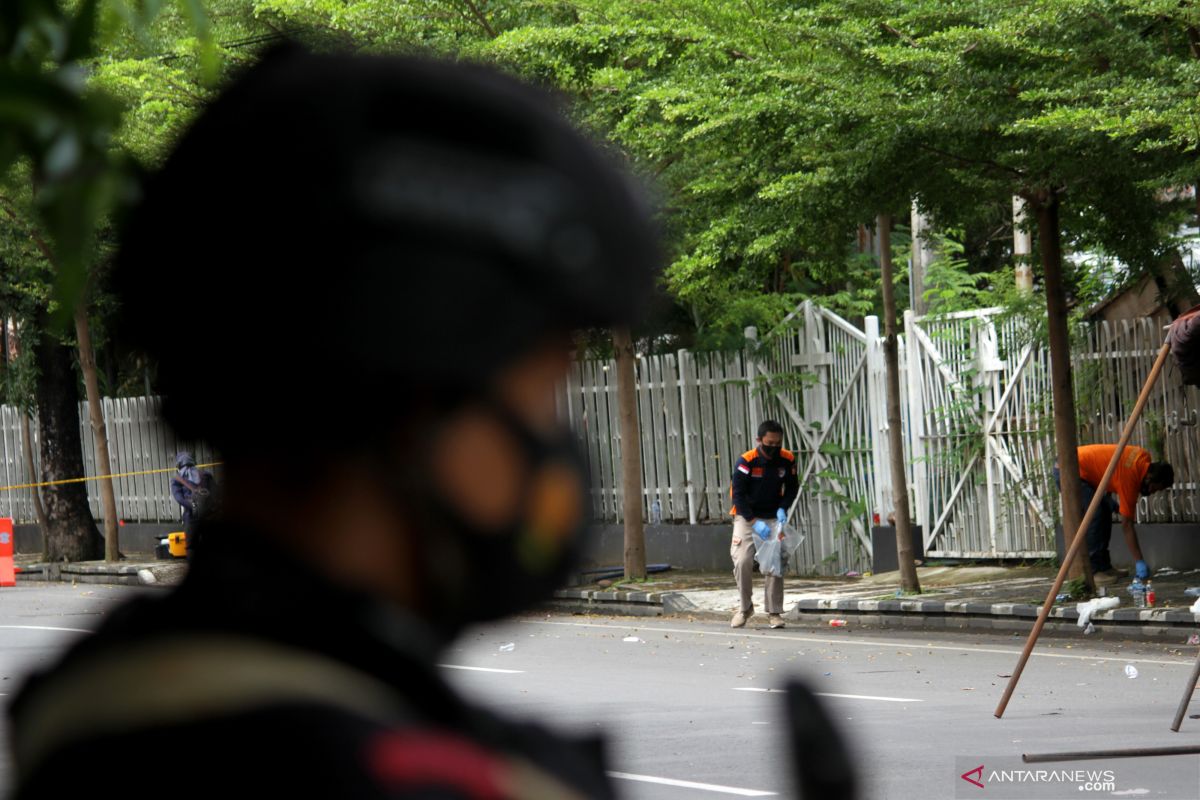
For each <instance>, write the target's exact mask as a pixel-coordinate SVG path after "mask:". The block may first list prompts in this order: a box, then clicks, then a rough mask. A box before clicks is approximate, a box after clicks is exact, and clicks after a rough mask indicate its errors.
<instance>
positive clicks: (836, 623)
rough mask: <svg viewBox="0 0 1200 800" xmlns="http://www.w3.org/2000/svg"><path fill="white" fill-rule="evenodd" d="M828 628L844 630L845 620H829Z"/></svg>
mask: <svg viewBox="0 0 1200 800" xmlns="http://www.w3.org/2000/svg"><path fill="white" fill-rule="evenodd" d="M829 627H831V628H844V627H846V620H844V619H831V620H829Z"/></svg>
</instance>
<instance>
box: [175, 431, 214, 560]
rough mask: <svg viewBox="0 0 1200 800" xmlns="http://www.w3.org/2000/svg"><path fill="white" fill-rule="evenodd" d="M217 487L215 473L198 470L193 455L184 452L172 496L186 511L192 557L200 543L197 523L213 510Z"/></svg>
mask: <svg viewBox="0 0 1200 800" xmlns="http://www.w3.org/2000/svg"><path fill="white" fill-rule="evenodd" d="M215 488H216V481H215V479H214V478H213V475H212V473H211V472H209V471H208V470H206V469H204V470H202V469H200V468H199V467H197V466H196V459H194V458H192V454H191V453H189V452H187V451H184V452H181V453H180V454H179V455H177V456H176V457H175V474H174V475H172V476H171V497H173V498H174V499H175V502H176V503H178V504H179V505H180V506H181V507H182V508H183V531H184V533H185V534H187V548H188V554H189V555H191V554H193V553H195V551H196V548H197V547H198V546H199V544H200V534H199V532H198V530H197V526H196V522H197V521H199V520H200V518H202V517H204V516H206V515H207V514H208V513H209V512H210V511H211V510H212V504H213V490H214V489H215Z"/></svg>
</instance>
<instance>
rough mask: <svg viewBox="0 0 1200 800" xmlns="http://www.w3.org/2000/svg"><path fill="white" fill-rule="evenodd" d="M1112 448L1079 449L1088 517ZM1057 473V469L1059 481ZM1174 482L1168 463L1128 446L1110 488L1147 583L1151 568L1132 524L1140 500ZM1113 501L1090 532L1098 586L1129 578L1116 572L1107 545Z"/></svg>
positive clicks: (1106, 502)
mask: <svg viewBox="0 0 1200 800" xmlns="http://www.w3.org/2000/svg"><path fill="white" fill-rule="evenodd" d="M1116 449H1117V446H1116V445H1113V444H1089V445H1086V446H1084V447H1080V448H1079V450H1078V454H1079V482H1080V487H1079V504H1080V513H1081V514H1083V513H1086V512H1087V508H1088V506H1089V505H1090V504H1091V502H1092V497H1093V496H1094V495H1095V494H1096V487H1097V486H1099V485H1100V481H1101V479H1102V478H1103V477H1104V472H1105V470H1107V469H1108V463H1109V462H1110V461H1111V460H1112V455H1113V451H1114V450H1116ZM1057 475H1058V470H1057V469H1055V477H1056V478H1057ZM1174 482H1175V470H1174V469H1172V467H1171V465H1170V464H1168V463H1166V462H1165V461H1156V462H1153V463H1152V462H1151V461H1150V454H1149V453H1147V452H1146V451H1145V450H1143V449H1142V448H1140V447H1134V446H1132V445H1128V446H1126V447H1125V449H1124V450H1123V451H1122V452H1121V458H1120V460H1119V461H1118V462H1117V468H1116V471H1115V472H1113V475H1112V479H1111V480H1110V481H1109V484H1108V492H1107V493H1108V494H1109V495H1112V494H1115V495H1116V496H1117V499H1118V501H1119V506H1118V508H1117V509H1116V510H1118V511H1119V512H1120V514H1121V527H1122V528H1123V530H1124V533H1125V544H1126V545H1127V546H1128V547H1129V552H1130V554H1131V555H1132V556H1133V558H1134V561H1135V562H1136V566H1135V569H1136V574H1137V577H1139V578H1141V579H1143V580H1145V579H1146V578H1148V577H1150V568H1149V566H1148V565H1147V564H1146V560H1145V559H1144V558H1143V557H1142V548H1141V546H1140V545H1139V544H1138V536H1137V529H1136V528H1134V526H1133V520H1134V517H1135V515H1136V514H1137V502H1138V498H1139V497H1147V496H1149V495H1152V494H1154V493H1155V492H1161V491H1162V490H1163V489H1167V488H1170V486H1171V484H1173V483H1174ZM1113 510H1114V509H1113V506H1112V498H1111V497H1105V498H1104V499H1103V500H1102V501H1101V503H1100V508H1099V509H1097V511H1096V516H1095V517H1094V518H1093V519H1092V522H1091V524H1089V525H1088V529H1087V548H1088V557H1089V558H1090V559H1091V562H1092V573H1093V575H1094V576H1095V579H1096V583H1098V584H1111V583H1113V582H1115V581H1116V580H1117V579H1118V578H1123V577H1125V576H1126V575H1128V574H1129V572H1128V571H1127V570H1118V569H1115V568H1114V567H1113V565H1112V560H1111V558H1110V557H1109V553H1108V542H1109V539H1111V538H1112V512H1113Z"/></svg>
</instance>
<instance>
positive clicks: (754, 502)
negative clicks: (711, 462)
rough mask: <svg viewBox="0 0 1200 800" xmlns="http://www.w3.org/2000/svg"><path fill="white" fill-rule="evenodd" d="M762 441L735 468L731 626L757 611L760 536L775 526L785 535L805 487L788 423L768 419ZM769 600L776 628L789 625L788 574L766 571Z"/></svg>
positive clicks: (760, 429)
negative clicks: (786, 436) (788, 441)
mask: <svg viewBox="0 0 1200 800" xmlns="http://www.w3.org/2000/svg"><path fill="white" fill-rule="evenodd" d="M755 441H756V442H757V443H758V445H757V447H755V448H754V449H753V450H748V451H746V452H745V453H742V455H741V456H740V457H739V458H738V460H737V463H736V464H735V465H734V468H733V480H732V483H731V486H730V493H731V494H732V495H733V508H732V510H731V513H732V514H733V542H732V544H731V545H730V547H729V555H730V557H731V558H732V559H733V577H734V580H735V581H736V582H737V588H738V599H739V603H740V604H739V606H738V610H737V612H736V613H735V614H734V615H733V620H732V621H731V622H730V625H731V626H732V627H734V628H741V627H742V626H744V625H745V624H746V622H747V621H748V620H749V619H750V618H751V617H752V616H754V603H753V602H752V601H751V594H752V590H753V588H754V536H755V535H756V534H757V535H758V536H759V538H761V539H766V538H768V537H769V536H770V535H771V532H772V528H773V527H774V528H778V531H779V535H780V536H781V537H782V536H783V526H784V524H785V523H786V522H787V517H788V509H789V508H791V507H792V502H793V501H794V500H795V499H796V494H797V493H798V492H799V490H800V483H799V479H798V478H797V476H796V456H795V454H794V453H792V452H791V451H790V450H784V449H783V426H782V425H780V424H779V423H778V422H776V421H774V420H767V421H766V422H763V423H762V424H761V425H759V426H758V438H757V439H756V440H755ZM764 582H765V585H764V587H763V605H764V606H765V608H766V611H767V623H768V624H769V625H770V626H771V627H772V628H782V627H783V626H784V622H783V617H782V616H781V615H782V614H783V577H782V576H774V575H765V576H764Z"/></svg>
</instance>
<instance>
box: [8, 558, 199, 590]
mask: <svg viewBox="0 0 1200 800" xmlns="http://www.w3.org/2000/svg"><path fill="white" fill-rule="evenodd" d="M20 569H21V571H20V572H18V573H17V576H16V577H17V582H18V583H45V582H52V581H58V582H63V583H95V584H108V585H110V586H112V585H117V586H155V587H162V588H170V587H172V586H175V585H177V584H178V583H179V582H180V581H181V580H182V579H183V575H184V574H185V573H186V571H187V568H186V562H172V561H154V562H141V563H138V562H135V563H125V564H106V563H96V562H83V563H75V564H46V563H42V564H29V565H26V566H22V567H21V568H20Z"/></svg>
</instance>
